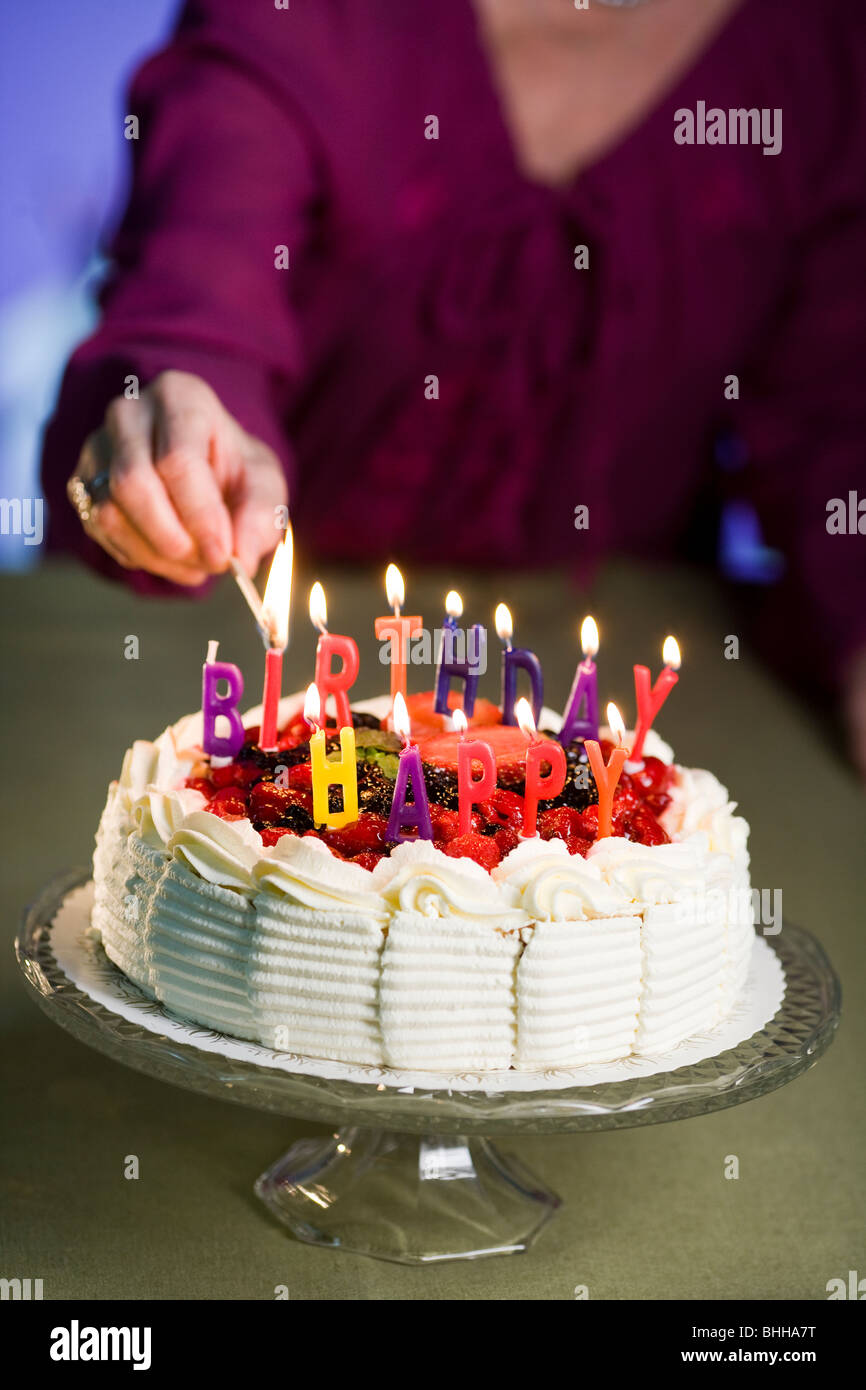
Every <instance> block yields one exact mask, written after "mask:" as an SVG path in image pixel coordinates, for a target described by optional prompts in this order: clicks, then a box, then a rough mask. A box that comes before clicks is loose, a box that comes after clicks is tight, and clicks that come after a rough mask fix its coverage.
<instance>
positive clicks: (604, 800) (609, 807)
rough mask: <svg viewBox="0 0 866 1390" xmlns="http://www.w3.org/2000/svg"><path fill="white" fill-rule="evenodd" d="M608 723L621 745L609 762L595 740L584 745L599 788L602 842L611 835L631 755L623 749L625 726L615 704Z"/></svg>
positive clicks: (599, 835) (599, 822)
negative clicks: (619, 790)
mask: <svg viewBox="0 0 866 1390" xmlns="http://www.w3.org/2000/svg"><path fill="white" fill-rule="evenodd" d="M607 722H608V724H609V725H610V727H611V730H612V731H613V734H614V737H615V738H616V740H617V743H618V744H619V747H618V748H613V749H611V754H610V759H609V761H608V762H605V760H604V758H603V757H602V752H601V749H600V748H599V746H598V744H597V743H596V741H595V739H592V738H588V739H587V740H586V742H585V743H584V748H585V749H586V752H587V757H588V758H589V765H590V767H591V768H592V775H593V777H594V778H595V785H596V786H597V787H598V838H599V839H600V840H604V839H606V837H607V836H608V835H610V833H611V813H612V811H613V794H614V792H615V791H616V788H617V783H618V782H619V779H620V777H621V776H622V769H623V764H624V763H625V761H626V759H627V758H628V755H629V754H628V749H627V748H625V747H623V740H624V739H625V725H624V724H623V722H622V718H621V717H620V712H619V710H618V709H617V707H616V705H614V704H610V705H608V707H607Z"/></svg>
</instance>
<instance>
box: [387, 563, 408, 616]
mask: <svg viewBox="0 0 866 1390" xmlns="http://www.w3.org/2000/svg"><path fill="white" fill-rule="evenodd" d="M385 593H386V594H387V595H388V607H389V608H393V609H394V611H395V612H397V613H399V611H400V609H401V608H402V607H403V604H404V602H405V600H406V586H405V584H404V583H403V576H402V574H401V573H400V571H399V570H398V568H397V566H396V565H389V566H388V568H387V569H386V571H385Z"/></svg>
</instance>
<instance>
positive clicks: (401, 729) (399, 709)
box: [387, 692, 433, 840]
mask: <svg viewBox="0 0 866 1390" xmlns="http://www.w3.org/2000/svg"><path fill="white" fill-rule="evenodd" d="M394 732H395V734H398V735H399V737H400V738H401V739H402V740H403V749H402V752H401V753H400V759H399V763H398V766H397V780H396V782H395V783H394V795H393V798H392V801H391V815H390V817H389V818H388V830H387V838H388V839H389V840H432V839H433V826H432V823H431V820H430V804H429V801H428V799H427V784H426V782H425V781H424V769H423V766H422V764H421V750H420V749H419V748H417V747H416V746H415V745H414V744H413V743H411V742H410V724H409V711H408V710H407V708H406V701H405V700H404V699H403V696H402V695H401V694H399V692H398V694H397V695H396V696H395V697H394ZM409 791H411V793H412V800H411V801H409V800H407V793H408V792H409Z"/></svg>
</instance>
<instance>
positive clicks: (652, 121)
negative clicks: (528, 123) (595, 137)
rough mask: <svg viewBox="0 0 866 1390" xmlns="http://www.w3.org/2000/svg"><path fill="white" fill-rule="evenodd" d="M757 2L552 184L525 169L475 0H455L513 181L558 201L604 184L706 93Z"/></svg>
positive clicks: (740, 9)
mask: <svg viewBox="0 0 866 1390" xmlns="http://www.w3.org/2000/svg"><path fill="white" fill-rule="evenodd" d="M755 2H756V0H741V3H740V4H739V5H738V6H737V8H736V9H735V10H733V11H732V12H731V13H730V14H729V15H728V16H727V18H726V19H723V20H722V22H721V23H720V25H719V27H718V28H717V29H716V30H715V32H714V33H713V35H712V37H711V38H710V40H709V42H708V43H707V44H706V45H705V47H704V48H703V49H702V50H701V52H700V53H699V54H698V56H697V57H696V58H695V60H694V61H693V62H691V63H689V64H688V65H687V66H686V67H685V68H684V69H683V70H682V71H681V72H680V73H679V74H678V76H676V77H675V78H674V79H673V80H672V81H671V82H670V83H669V84H668V85H667V86H666V87H664V88H663V89H662V90H661V91H660V92H659V93H658V95H657V96H656V97H655V98H654V99H653V101H652V102H651V103H650V105H649V106H648V107H647V109H646V111H645V112H644V113H643V114H642V115H640V116H639V117H638V118H637V119H636V120H634V121H633V122H632V123H631V124H630V125H629V126H628V127H627V128H626V129H625V130H624V131H623V132H622V134H621V135H619V136H617V137H616V138H615V139H614V140H613V141H612V142H611V143H610V144H609V145H608V146H607V147H606V148H605V149H603V150H602V151H601V153H600V154H599V155H597V156H596V157H595V158H594V159H592V160H590V161H589V163H587V164H585V165H583V166H582V168H580V169H579V170H577V171H576V173H574V174H573V175H572V176H571V177H570V178H568V179H566V180H564V181H563V182H562V183H557V184H551V183H546V182H545V181H544V180H542V179H534V178H532V177H531V176H530V175H529V174H527V172H526V171H525V170H524V169H522V168H521V166H520V163H519V161H518V158H517V150H516V148H515V144H514V138H513V136H512V133H511V128H510V126H509V123H508V119H507V117H506V114H505V109H504V106H503V103H502V97H501V96H500V93H499V89H498V87H497V83H496V76H495V73H494V71H493V67H492V63H491V59H490V55H489V53H488V51H487V48H486V46H485V42H484V38H483V36H482V33H481V28H480V24H479V20H478V14H477V11H476V8H475V5H474V4H473V2H472V0H455V4H456V8H457V11H458V15H459V21H460V23H461V24H462V25H463V26H465V30H466V48H467V53H468V55H469V61H470V64H471V65H472V66H473V67H474V69H475V70H476V79H475V80H476V82H477V90H478V91H479V92H480V93H481V99H482V101H483V103H484V105H485V107H486V108H487V114H488V116H489V118H490V124H491V127H492V128H493V131H494V135H495V138H496V140H497V142H498V144H499V145H500V147H501V149H502V154H503V160H504V163H505V165H506V167H507V168H508V171H509V174H510V175H511V177H512V178H513V179H514V180H515V181H516V182H517V183H519V184H521V185H522V186H523V187H524V188H525V189H526V190H527V191H534V192H536V193H538V194H540V195H547V196H548V197H550V198H551V199H552V200H554V201H556V200H566V199H569V198H570V197H572V196H573V195H575V194H577V193H580V192H581V191H582V190H583V189H584V188H586V187H590V186H591V185H593V184H595V183H596V181H604V179H605V177H606V175H607V174H608V172H609V171H610V170H612V169H615V168H616V166H617V164H618V163H619V162H620V161H621V160H623V159H625V158H627V157H628V155H629V154H631V153H632V152H633V150H634V149H635V148H636V147H637V148H639V146H640V144H641V143H642V141H643V140H644V139H645V138H646V137H647V135H648V133H649V132H650V131H651V130H652V129H654V127H655V126H656V125H658V123H659V122H660V121H661V120H662V119H669V118H670V114H671V111H672V109H675V107H677V106H679V105H681V104H685V105H687V104H688V94H689V92H690V90H691V89H692V88H693V87H694V86H695V85H696V84H697V85H700V84H703V85H702V86H701V91H702V92H704V94H705V93H706V78H707V69H708V68H712V67H713V66H714V65H715V63H716V61H717V58H718V55H719V53H721V52H724V50H725V48H726V47H727V46H728V44H731V43H736V41H737V34H738V30H739V27H740V24H741V23H742V22H743V21H744V20H745V19H746V17H749V18H750V17H751V15H752V13H753V11H754V7H755ZM671 140H673V133H671Z"/></svg>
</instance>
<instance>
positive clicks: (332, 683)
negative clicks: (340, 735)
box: [310, 580, 361, 729]
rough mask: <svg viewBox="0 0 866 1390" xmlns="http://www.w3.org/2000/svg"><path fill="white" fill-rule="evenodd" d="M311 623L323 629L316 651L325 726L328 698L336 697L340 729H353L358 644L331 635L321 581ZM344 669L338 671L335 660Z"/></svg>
mask: <svg viewBox="0 0 866 1390" xmlns="http://www.w3.org/2000/svg"><path fill="white" fill-rule="evenodd" d="M310 621H311V622H312V624H313V626H314V627H317V628H318V629H319V632H320V634H321V636H320V637H319V642H318V646H317V647H316V678H315V684H316V685H317V686H318V688H319V694H320V696H321V701H322V722H323V724H325V723H327V717H328V715H327V711H328V696H329V695H333V697H334V703H335V705H336V711H337V716H336V717H337V722H336V728H338V729H345V728H351V727H352V711H351V709H350V708H349V690H350V689H351V688H352V686H353V685H354V683H355V681H356V680H357V678H358V670H359V667H360V664H361V658H360V656H359V655H358V644H357V642H355V641H353V639H352V638H351V637H338V636H336V635H334V634H332V633H330V632H328V606H327V603H326V601H325V591H324V589H323V588H322V586H321V584H320V583H319V581H318V580H316V582H315V584H314V585H313V587H312V589H311V590H310ZM335 657H336V658H337V660H338V661H339V662H340V665H339V666H338V667H337V669H336V670H334V665H333V663H334V658H335Z"/></svg>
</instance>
